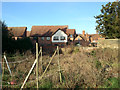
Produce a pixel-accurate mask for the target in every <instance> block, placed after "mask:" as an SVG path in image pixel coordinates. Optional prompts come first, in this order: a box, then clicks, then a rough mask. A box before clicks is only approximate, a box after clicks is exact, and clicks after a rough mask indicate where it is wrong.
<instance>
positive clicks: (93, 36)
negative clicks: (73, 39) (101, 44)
mask: <svg viewBox="0 0 120 90" xmlns="http://www.w3.org/2000/svg"><path fill="white" fill-rule="evenodd" d="M90 36H91V38H92V39H93V40H98V38H100V35H99V34H92V35H90Z"/></svg>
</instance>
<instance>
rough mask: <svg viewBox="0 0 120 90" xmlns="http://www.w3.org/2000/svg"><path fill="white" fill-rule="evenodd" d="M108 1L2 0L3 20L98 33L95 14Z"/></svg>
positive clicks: (18, 24) (12, 22)
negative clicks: (32, 0)
mask: <svg viewBox="0 0 120 90" xmlns="http://www.w3.org/2000/svg"><path fill="white" fill-rule="evenodd" d="M106 3H107V2H2V21H5V23H6V24H7V26H8V27H22V26H27V28H28V29H27V30H28V31H30V30H31V27H32V26H34V25H37V26H39V25H68V28H69V29H76V32H77V33H82V30H85V31H86V32H87V33H88V34H92V33H96V31H95V26H96V25H97V24H96V23H95V21H96V19H95V18H94V16H96V15H99V14H100V13H101V12H100V9H101V8H102V6H101V5H105V4H106Z"/></svg>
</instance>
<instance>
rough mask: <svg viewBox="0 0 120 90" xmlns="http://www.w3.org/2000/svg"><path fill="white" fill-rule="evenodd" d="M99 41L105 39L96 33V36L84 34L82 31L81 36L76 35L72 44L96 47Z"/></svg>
mask: <svg viewBox="0 0 120 90" xmlns="http://www.w3.org/2000/svg"><path fill="white" fill-rule="evenodd" d="M99 39H105V38H103V37H101V36H100V35H99V34H98V33H96V34H88V33H86V34H85V30H83V31H82V34H78V35H77V36H76V38H75V41H74V43H75V44H80V45H82V46H90V45H92V46H96V45H97V41H98V40H99Z"/></svg>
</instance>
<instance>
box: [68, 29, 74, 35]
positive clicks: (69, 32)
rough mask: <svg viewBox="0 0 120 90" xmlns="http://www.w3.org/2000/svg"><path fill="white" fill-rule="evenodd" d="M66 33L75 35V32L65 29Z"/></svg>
mask: <svg viewBox="0 0 120 90" xmlns="http://www.w3.org/2000/svg"><path fill="white" fill-rule="evenodd" d="M66 33H67V34H68V35H70V34H72V35H73V34H76V32H75V29H67V30H66Z"/></svg>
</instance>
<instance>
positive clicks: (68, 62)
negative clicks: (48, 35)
mask: <svg viewBox="0 0 120 90" xmlns="http://www.w3.org/2000/svg"><path fill="white" fill-rule="evenodd" d="M71 49H72V50H71V51H72V52H68V53H66V54H60V65H61V69H62V71H61V73H62V83H60V80H59V73H58V65H57V63H58V62H57V59H58V57H57V56H55V57H54V59H53V61H52V63H51V64H50V67H49V68H48V70H47V72H46V73H45V76H44V77H43V78H42V79H41V80H40V81H39V88H76V89H78V88H120V87H119V84H118V81H119V78H118V64H119V63H118V50H117V49H110V48H105V49H102V48H99V49H97V48H96V49H95V50H91V51H87V50H85V49H82V48H80V47H74V48H71ZM17 55H18V54H17ZM16 57H17V58H16ZM26 57H28V59H29V60H28V61H25V62H22V63H16V64H14V65H13V64H12V63H9V64H10V68H11V70H12V74H13V75H14V76H13V77H12V79H11V77H10V75H9V72H8V70H7V67H6V66H5V67H6V69H5V73H4V74H5V75H4V78H3V80H4V81H5V82H4V83H3V84H4V85H7V86H4V85H3V87H4V88H5V87H14V88H20V86H21V85H22V83H23V81H24V79H25V77H26V76H27V73H28V72H29V70H30V68H31V66H32V64H33V62H34V59H35V56H34V55H33V54H32V53H31V54H29V55H27V54H25V55H24V56H22V55H18V56H16V55H15V56H14V58H15V59H14V61H19V60H23V59H25V58H26ZM50 57H51V56H48V55H44V56H43V67H44V68H46V66H47V64H48V62H49V60H50ZM7 58H8V60H9V61H12V59H13V57H12V58H11V57H7ZM39 61H40V60H39ZM21 66H22V67H21ZM39 66H40V62H39ZM43 70H44V69H43ZM39 76H41V70H40V69H39ZM35 78H36V75H35V68H34V70H33V72H32V74H31V75H30V77H29V80H28V82H27V83H26V85H25V88H36V80H35ZM11 80H15V81H16V85H10V84H9V83H8V82H10V81H11ZM6 82H7V83H6Z"/></svg>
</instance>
